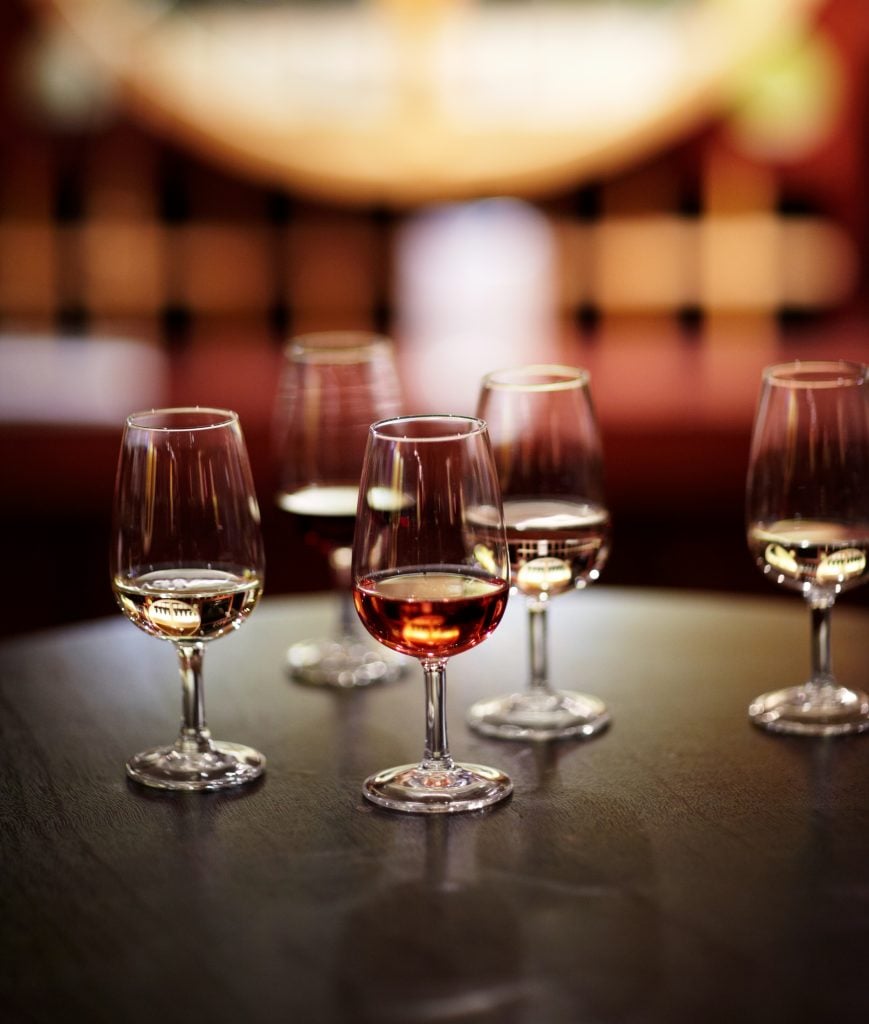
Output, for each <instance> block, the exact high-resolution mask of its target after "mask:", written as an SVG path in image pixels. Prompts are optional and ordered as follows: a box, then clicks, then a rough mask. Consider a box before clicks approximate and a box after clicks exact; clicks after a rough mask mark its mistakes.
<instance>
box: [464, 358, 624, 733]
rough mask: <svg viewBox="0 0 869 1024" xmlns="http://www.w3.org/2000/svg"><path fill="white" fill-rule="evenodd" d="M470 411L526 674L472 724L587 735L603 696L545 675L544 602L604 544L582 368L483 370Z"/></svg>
mask: <svg viewBox="0 0 869 1024" xmlns="http://www.w3.org/2000/svg"><path fill="white" fill-rule="evenodd" d="M477 415H478V416H479V417H480V418H481V419H484V420H485V421H486V423H487V425H488V428H489V436H490V437H491V440H492V447H493V450H494V452H495V461H496V464H497V467H498V475H499V477H500V481H501V493H502V498H503V501H504V521H505V524H506V530H507V543H508V545H509V548H510V569H511V579H510V582H511V585H512V588H513V590H514V591H515V592H518V593H520V594H522V595H524V597H525V599H526V602H527V605H528V619H529V630H530V679H529V682H528V686H527V688H526V689H525V690H524V691H523V692H514V693H510V694H506V695H504V696H498V697H493V698H490V699H487V700H483V701H478V702H477V703H476V704H474V705H473V706H472V707H471V708H470V710H469V713H468V724H469V725H470V726H471V727H472V728H473V729H475V730H476V731H477V732H480V733H483V734H484V735H487V736H494V737H497V738H499V739H522V740H552V739H561V738H564V737H569V736H577V737H588V736H593V735H594V734H595V733H597V732H600V731H601V730H602V729H603V728H605V727H606V726H607V724H608V723H609V712H608V711H607V708H606V706H605V705H604V703H603V701H601V700H600V699H599V698H597V697H594V696H591V695H589V694H586V693H577V692H574V691H572V690H560V689H556V688H554V687H553V686H552V685H551V684H550V681H549V668H548V652H547V607H548V605H549V602H550V601H552V600H553V599H554V598H556V597H558V596H559V595H560V594H564V593H567V592H568V591H570V590H574V589H576V588H582V587H585V586H587V585H588V584H589V583H592V582H594V581H595V580H596V579H597V578H598V577H599V575H600V572H601V569H602V568H603V565H604V562H605V561H606V558H607V554H608V552H609V544H610V516H609V512H608V511H607V507H606V505H605V503H604V495H603V459H602V455H601V444H600V436H599V432H598V427H597V421H596V418H595V414H594V410H593V407H592V402H591V393H590V390H589V376H588V374H587V373H586V371H585V370H581V369H577V368H575V367H571V366H551V365H531V366H520V367H516V368H513V369H509V370H502V371H499V372H496V373H490V374H488V375H487V376H486V377H485V378H484V379H483V382H482V386H481V389H480V397H479V403H478V406H477Z"/></svg>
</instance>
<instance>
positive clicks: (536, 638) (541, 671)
mask: <svg viewBox="0 0 869 1024" xmlns="http://www.w3.org/2000/svg"><path fill="white" fill-rule="evenodd" d="M547 624H548V619H547V616H546V605H545V604H542V603H541V602H539V601H531V602H529V604H528V632H529V636H530V643H529V653H530V657H531V679H530V683H529V685H530V687H531V689H532V690H534V691H536V692H538V693H540V692H545V693H548V692H549V661H548V653H547V652H548V641H547Z"/></svg>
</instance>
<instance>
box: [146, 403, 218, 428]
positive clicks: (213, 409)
mask: <svg viewBox="0 0 869 1024" xmlns="http://www.w3.org/2000/svg"><path fill="white" fill-rule="evenodd" d="M181 416H186V417H190V416H201V417H202V422H201V423H190V422H187V423H184V424H181V423H179V424H177V425H174V424H172V423H171V422H166V421H167V420H171V419H172V418H173V417H179V418H180V417H181ZM148 420H153V421H154V422H150V423H149V422H147V421H148ZM126 423H127V426H128V427H130V428H133V429H136V430H154V431H162V432H165V433H172V432H173V431H179V432H182V431H183V432H184V433H189V432H190V431H191V430H215V429H218V428H220V427H228V426H231V425H232V424H235V423H238V413H237V412H234V411H233V410H232V409H221V408H219V407H217V406H210V405H179V406H173V407H171V408H168V409H145V410H142V411H141V412H133V413H130V415H129V416H128V417H127V419H126Z"/></svg>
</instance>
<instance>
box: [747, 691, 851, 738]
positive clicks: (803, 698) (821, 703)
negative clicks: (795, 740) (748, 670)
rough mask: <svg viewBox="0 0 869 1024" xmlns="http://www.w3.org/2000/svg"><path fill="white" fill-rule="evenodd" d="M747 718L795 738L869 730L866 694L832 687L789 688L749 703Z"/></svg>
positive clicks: (773, 730)
mask: <svg viewBox="0 0 869 1024" xmlns="http://www.w3.org/2000/svg"><path fill="white" fill-rule="evenodd" d="M748 717H749V718H750V719H751V721H752V722H753V723H754V724H755V725H757V726H759V727H760V728H761V729H768V730H769V731H770V732H781V733H790V734H791V735H794V736H841V735H844V734H846V733H852V732H865V731H866V730H867V729H869V694H866V693H863V692H862V691H861V690H849V689H848V688H847V687H846V686H838V685H835V684H832V685H824V686H817V685H815V684H814V683H806V684H805V685H804V686H791V687H787V688H786V689H783V690H774V691H772V692H771V693H764V694H761V695H760V696H759V697H757V698H756V699H755V700H753V701H752V702H751V704H750V705H749V708H748Z"/></svg>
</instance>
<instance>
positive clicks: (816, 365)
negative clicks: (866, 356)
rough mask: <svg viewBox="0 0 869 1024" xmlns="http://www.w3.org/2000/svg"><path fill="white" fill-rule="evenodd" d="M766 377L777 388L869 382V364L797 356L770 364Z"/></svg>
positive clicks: (766, 369)
mask: <svg viewBox="0 0 869 1024" xmlns="http://www.w3.org/2000/svg"><path fill="white" fill-rule="evenodd" d="M763 377H764V380H765V381H767V383H769V384H771V385H772V386H774V387H785V388H835V387H842V386H853V385H857V384H864V383H866V381H867V380H869V366H867V365H866V364H865V363H858V362H856V361H853V360H850V359H810V360H801V359H795V360H794V361H793V362H790V363H776V364H775V365H773V366H767V367H766V368H765V369H764V371H763Z"/></svg>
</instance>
